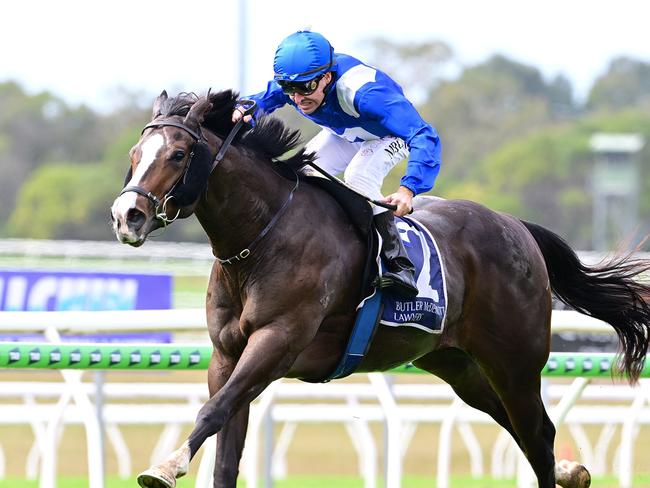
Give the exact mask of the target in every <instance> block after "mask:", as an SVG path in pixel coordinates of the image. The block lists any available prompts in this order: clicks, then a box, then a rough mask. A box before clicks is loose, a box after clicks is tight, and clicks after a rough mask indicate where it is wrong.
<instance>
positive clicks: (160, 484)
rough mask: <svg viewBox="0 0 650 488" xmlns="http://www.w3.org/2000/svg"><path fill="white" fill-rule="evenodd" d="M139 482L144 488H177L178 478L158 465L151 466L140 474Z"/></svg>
mask: <svg viewBox="0 0 650 488" xmlns="http://www.w3.org/2000/svg"><path fill="white" fill-rule="evenodd" d="M138 484H139V485H140V486H141V487H142V488H175V487H176V478H172V477H170V476H169V474H168V473H167V472H166V471H163V470H162V469H160V468H158V467H153V468H149V469H147V470H146V471H143V472H142V473H140V474H139V475H138Z"/></svg>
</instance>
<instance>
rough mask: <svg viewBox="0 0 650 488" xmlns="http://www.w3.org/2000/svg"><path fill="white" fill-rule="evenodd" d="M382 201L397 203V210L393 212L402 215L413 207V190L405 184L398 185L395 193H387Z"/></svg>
mask: <svg viewBox="0 0 650 488" xmlns="http://www.w3.org/2000/svg"><path fill="white" fill-rule="evenodd" d="M383 201H384V202H386V203H392V204H393V205H397V210H395V211H394V212H393V213H394V214H395V215H397V216H398V217H403V216H404V215H406V214H408V213H409V212H410V211H411V210H412V209H413V192H412V191H411V190H409V189H408V188H406V187H405V186H400V187H399V189H398V190H397V191H396V192H395V193H392V194H391V195H388V196H387V197H386V198H384V200H383Z"/></svg>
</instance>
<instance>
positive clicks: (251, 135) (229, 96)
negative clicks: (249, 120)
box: [160, 90, 313, 170]
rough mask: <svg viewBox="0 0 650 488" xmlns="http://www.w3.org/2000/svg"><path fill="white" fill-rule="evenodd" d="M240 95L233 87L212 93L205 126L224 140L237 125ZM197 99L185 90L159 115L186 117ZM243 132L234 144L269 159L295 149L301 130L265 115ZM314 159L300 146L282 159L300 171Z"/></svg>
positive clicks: (171, 99)
mask: <svg viewBox="0 0 650 488" xmlns="http://www.w3.org/2000/svg"><path fill="white" fill-rule="evenodd" d="M238 97H239V94H238V93H237V92H234V91H232V90H224V91H220V92H217V93H210V95H209V98H210V102H212V109H211V110H210V112H209V113H208V114H207V115H206V116H205V119H204V120H203V124H202V126H203V127H204V128H206V129H208V130H210V131H212V132H214V133H215V134H217V135H218V136H220V137H221V138H222V139H225V138H226V137H227V136H228V134H229V133H230V130H231V129H232V128H233V126H234V124H233V123H232V120H231V117H232V112H233V110H234V109H235V106H236V104H237V100H238ZM198 98H199V97H198V96H197V95H196V94H195V93H184V92H183V93H180V94H179V95H178V96H176V97H170V98H168V99H167V100H165V101H164V102H163V104H162V106H161V109H160V115H162V116H172V115H180V116H185V115H187V113H188V112H189V110H190V108H191V107H192V105H194V103H195V102H196V101H197V100H198ZM240 134H241V135H238V136H237V137H236V138H235V140H234V141H233V144H242V145H244V146H246V147H248V148H249V149H251V150H252V151H254V152H256V153H258V154H259V155H261V156H262V157H263V158H265V159H268V160H276V159H277V158H279V157H280V156H282V155H283V154H285V153H287V152H289V151H291V150H293V149H295V148H296V147H297V146H298V145H299V143H300V131H298V130H291V129H289V128H288V127H287V126H285V124H284V122H282V121H281V120H280V119H278V118H275V117H270V116H266V115H261V116H258V117H256V119H255V127H253V128H248V126H246V129H244V130H242V131H241V132H240ZM312 160H313V155H312V154H309V153H305V151H304V149H300V150H299V151H298V152H297V153H296V154H294V155H292V156H291V157H289V158H287V159H284V160H282V163H283V164H285V165H287V166H289V167H291V168H293V169H294V170H297V169H300V168H301V167H302V166H304V165H305V164H307V163H309V162H311V161H312Z"/></svg>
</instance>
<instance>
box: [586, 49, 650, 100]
mask: <svg viewBox="0 0 650 488" xmlns="http://www.w3.org/2000/svg"><path fill="white" fill-rule="evenodd" d="M639 104H645V105H646V106H648V105H649V104H650V64H647V63H643V62H641V61H637V60H634V59H630V58H624V57H621V58H617V59H614V60H613V61H612V63H611V64H610V66H609V70H608V72H607V73H606V74H605V75H604V76H602V77H601V78H600V79H599V80H598V81H596V83H595V84H594V86H593V88H592V89H591V93H590V94H589V99H588V101H587V107H588V108H589V109H590V110H596V109H603V108H605V109H613V110H620V109H622V108H625V107H631V106H633V105H639Z"/></svg>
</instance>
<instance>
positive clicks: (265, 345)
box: [138, 317, 315, 488]
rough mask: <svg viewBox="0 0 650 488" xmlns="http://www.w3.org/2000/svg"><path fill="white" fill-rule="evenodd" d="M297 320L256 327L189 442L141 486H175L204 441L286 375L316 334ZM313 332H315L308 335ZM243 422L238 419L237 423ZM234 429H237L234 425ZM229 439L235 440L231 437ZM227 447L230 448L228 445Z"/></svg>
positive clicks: (148, 474) (144, 477)
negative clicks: (230, 373)
mask: <svg viewBox="0 0 650 488" xmlns="http://www.w3.org/2000/svg"><path fill="white" fill-rule="evenodd" d="M295 321H296V318H295V317H294V318H292V320H290V321H289V320H287V319H284V320H276V321H273V322H272V323H270V324H268V325H265V326H263V327H261V328H257V330H256V331H255V332H254V333H252V334H251V335H250V337H249V339H248V342H247V344H246V347H245V348H244V351H243V353H242V355H241V357H240V358H239V360H238V361H237V364H236V366H235V368H234V370H233V372H232V375H230V377H229V378H228V380H227V381H226V383H225V384H224V386H223V388H221V389H220V390H219V392H218V393H217V394H216V395H214V396H213V397H212V398H210V400H208V401H207V402H206V403H205V405H203V407H202V408H201V410H200V411H199V414H198V416H197V420H196V424H195V426H194V429H193V430H192V433H191V434H190V436H189V437H188V439H187V441H185V443H183V445H182V446H181V447H180V448H179V449H177V450H176V451H174V452H173V453H172V454H171V455H170V456H169V457H168V458H167V459H166V460H165V461H164V462H163V463H161V464H159V465H156V466H153V467H152V468H150V469H148V470H147V471H145V472H143V473H142V474H141V475H140V476H138V483H139V484H140V486H142V487H153V488H173V487H175V486H176V478H178V477H180V476H183V475H184V474H185V473H187V470H188V467H189V463H190V460H191V459H192V458H193V457H194V455H195V454H196V452H197V451H198V450H199V448H200V447H201V445H202V444H203V442H205V440H206V439H207V438H208V437H210V436H212V435H214V434H215V433H217V432H219V431H220V430H221V429H222V428H223V427H224V425H225V424H226V422H228V420H230V419H231V418H232V416H233V415H234V414H235V413H237V412H238V411H240V410H241V409H242V408H244V407H246V408H247V407H248V405H249V403H250V402H251V401H252V400H253V399H255V398H256V397H257V396H258V395H259V394H260V393H262V391H263V390H264V388H266V387H267V386H268V385H269V384H270V383H271V382H272V381H274V380H276V379H278V378H282V377H283V376H284V375H286V373H287V372H288V371H289V369H290V368H291V365H292V364H293V363H294V361H295V359H296V357H297V356H298V354H299V353H300V352H301V351H302V350H303V349H304V347H305V346H306V344H308V343H309V341H311V338H312V337H313V335H314V333H315V328H312V327H305V328H304V329H302V332H303V333H302V334H301V333H300V331H299V330H297V328H296V327H295V325H294V324H295V323H296V322H295ZM297 323H300V322H297ZM302 324H303V325H304V324H305V323H304V322H302ZM310 329H311V330H313V331H314V332H312V333H310V332H307V331H309V330H310ZM242 420H243V419H239V420H238V422H240V421H242ZM238 422H237V423H238ZM233 428H236V427H235V424H233ZM231 432H232V431H231ZM240 432H244V429H240ZM227 437H229V438H231V439H235V437H231V435H228V436H227ZM242 442H243V441H242ZM225 448H226V449H228V446H226V447H225ZM226 486H234V485H226Z"/></svg>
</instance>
